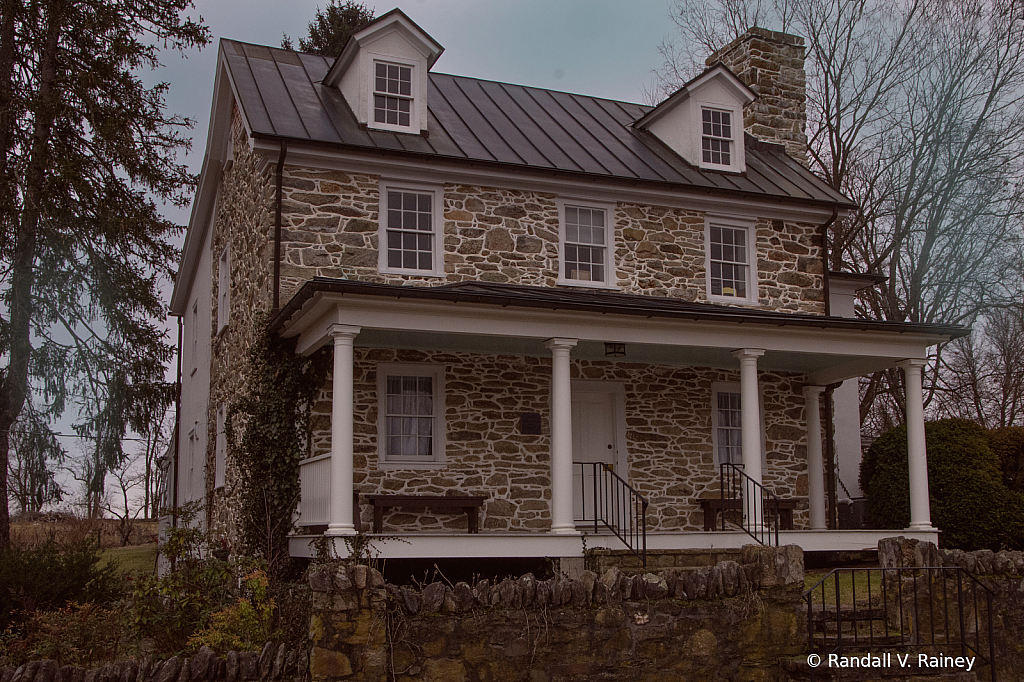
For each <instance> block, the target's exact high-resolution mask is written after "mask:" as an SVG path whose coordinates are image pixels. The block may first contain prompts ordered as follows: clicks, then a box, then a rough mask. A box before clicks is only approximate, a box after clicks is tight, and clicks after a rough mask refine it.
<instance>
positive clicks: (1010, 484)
mask: <svg viewBox="0 0 1024 682" xmlns="http://www.w3.org/2000/svg"><path fill="white" fill-rule="evenodd" d="M988 446H989V447H990V448H992V451H993V452H994V453H996V456H997V457H998V458H999V469H1000V470H1001V471H1002V475H1003V483H1004V484H1005V485H1006V487H1007V488H1009V489H1010V490H1013V491H1016V492H1024V426H1007V427H1004V428H1001V429H992V430H990V431H989V432H988Z"/></svg>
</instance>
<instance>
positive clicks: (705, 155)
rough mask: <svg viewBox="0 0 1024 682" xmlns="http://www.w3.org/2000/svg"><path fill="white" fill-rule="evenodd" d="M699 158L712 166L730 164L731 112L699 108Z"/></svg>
mask: <svg viewBox="0 0 1024 682" xmlns="http://www.w3.org/2000/svg"><path fill="white" fill-rule="evenodd" d="M700 116H701V139H700V141H701V144H700V146H701V160H702V161H703V162H704V163H707V164H711V165H713V166H731V165H732V132H733V131H732V113H731V112H728V111H722V110H721V109H707V108H704V109H701V111H700Z"/></svg>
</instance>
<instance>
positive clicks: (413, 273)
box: [378, 268, 445, 278]
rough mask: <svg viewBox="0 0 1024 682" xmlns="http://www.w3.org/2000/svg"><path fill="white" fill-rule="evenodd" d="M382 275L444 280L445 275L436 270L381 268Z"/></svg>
mask: <svg viewBox="0 0 1024 682" xmlns="http://www.w3.org/2000/svg"><path fill="white" fill-rule="evenodd" d="M378 271H379V272H380V273H381V274H382V275H407V276H409V277H438V278H443V277H444V276H445V273H443V272H436V271H434V270H399V269H398V268H379V269H378Z"/></svg>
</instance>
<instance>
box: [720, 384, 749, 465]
mask: <svg viewBox="0 0 1024 682" xmlns="http://www.w3.org/2000/svg"><path fill="white" fill-rule="evenodd" d="M713 409H714V411H715V412H714V416H715V423H714V429H715V438H714V441H715V455H716V457H717V460H718V464H743V431H742V429H741V428H740V425H741V423H742V422H741V421H740V415H741V413H740V394H739V393H738V392H736V393H731V392H729V391H727V390H720V391H716V392H715V394H714V407H713Z"/></svg>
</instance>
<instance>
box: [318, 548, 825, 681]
mask: <svg viewBox="0 0 1024 682" xmlns="http://www.w3.org/2000/svg"><path fill="white" fill-rule="evenodd" d="M739 558H740V559H741V562H742V563H741V562H737V561H723V562H720V563H718V564H716V565H714V566H712V567H704V568H698V569H694V570H689V571H665V572H663V573H661V574H655V573H645V574H641V575H636V576H632V575H624V574H622V573H621V572H620V571H619V570H618V569H617V568H610V569H608V570H607V571H604V572H603V573H602V574H601V575H600V576H599V575H598V574H597V573H594V572H591V571H583V572H582V573H581V574H580V575H579V577H578V578H576V579H570V578H567V577H556V578H552V579H550V580H537V579H536V578H534V576H532V575H530V574H527V575H524V576H522V577H521V578H519V579H516V580H513V579H505V580H503V581H501V582H498V583H496V584H493V585H492V584H491V583H489V582H488V581H486V580H484V581H480V582H479V583H477V584H475V585H469V584H468V583H464V582H460V583H456V584H455V585H445V584H443V583H431V584H429V585H426V586H424V587H422V588H410V587H399V586H395V585H389V584H385V582H384V580H383V578H382V577H381V576H380V574H379V573H378V572H377V571H375V570H374V569H372V568H367V567H366V566H359V565H352V564H348V563H344V562H338V563H336V564H333V565H330V564H328V565H323V566H321V567H319V568H318V569H316V570H314V571H313V572H311V574H310V578H309V580H310V586H311V587H312V589H313V616H312V618H311V623H310V640H311V641H310V644H311V647H312V649H311V653H310V674H311V678H312V680H313V681H314V682H318V681H320V680H328V679H345V680H374V681H376V680H383V679H389V680H390V679H396V680H403V681H405V682H414V681H415V682H433V681H440V680H444V681H445V682H478V681H479V682H483V681H485V680H486V681H487V682H561V681H568V680H584V679H586V680H598V679H600V680H655V681H658V680H664V681H666V682H667V681H669V680H672V681H674V682H690V681H697V680H700V681H701V682H706V680H710V679H714V680H721V681H723V682H725V681H727V680H755V679H757V680H769V679H771V680H781V679H785V678H784V677H783V675H782V669H781V664H780V658H782V657H786V656H796V655H799V654H800V653H801V652H803V650H804V648H805V647H806V641H805V640H806V633H805V624H804V623H803V621H802V614H803V609H802V608H801V605H802V603H803V602H802V600H801V598H800V590H801V588H802V587H803V578H804V572H803V553H802V552H801V551H800V549H799V548H798V547H783V548H760V547H748V548H745V549H744V551H743V553H742V554H741V556H740V557H739Z"/></svg>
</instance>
